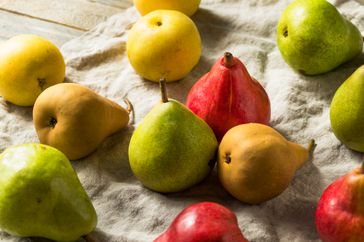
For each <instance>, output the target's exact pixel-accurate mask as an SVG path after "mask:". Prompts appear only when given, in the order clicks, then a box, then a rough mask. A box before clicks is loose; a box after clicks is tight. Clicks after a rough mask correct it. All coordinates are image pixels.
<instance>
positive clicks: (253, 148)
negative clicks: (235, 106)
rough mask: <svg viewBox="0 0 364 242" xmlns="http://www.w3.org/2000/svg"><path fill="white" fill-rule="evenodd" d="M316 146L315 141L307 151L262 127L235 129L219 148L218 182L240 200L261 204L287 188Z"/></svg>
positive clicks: (250, 124) (269, 128)
mask: <svg viewBox="0 0 364 242" xmlns="http://www.w3.org/2000/svg"><path fill="white" fill-rule="evenodd" d="M313 146H314V141H313V140H312V141H311V143H310V146H309V148H307V149H306V148H304V147H303V146H301V145H299V144H295V143H293V142H290V141H288V140H286V139H285V138H284V137H283V136H282V135H281V134H280V133H278V132H277V131H276V130H274V129H273V128H271V127H269V126H266V125H263V124H258V123H249V124H241V125H238V126H235V127H234V128H232V129H230V130H229V131H228V132H227V133H226V134H225V136H224V137H223V139H222V141H221V143H220V146H219V153H218V165H217V169H218V175H219V179H220V181H221V183H222V185H223V186H224V188H225V189H226V190H227V191H228V192H229V193H230V194H231V195H233V196H234V197H235V198H237V199H238V200H240V201H242V202H245V203H249V204H258V203H262V202H264V201H267V200H269V199H271V198H273V197H275V196H278V195H279V194H281V193H282V192H283V191H284V190H285V189H286V188H287V187H288V185H289V183H290V182H291V180H292V179H293V176H294V175H295V172H296V170H297V169H298V168H300V167H301V166H302V165H303V164H304V163H305V161H307V160H308V158H309V155H310V152H311V150H312V148H313Z"/></svg>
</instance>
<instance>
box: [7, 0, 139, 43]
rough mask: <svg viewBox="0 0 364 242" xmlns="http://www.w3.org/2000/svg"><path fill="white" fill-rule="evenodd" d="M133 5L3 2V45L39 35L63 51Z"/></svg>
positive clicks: (119, 0) (105, 0) (96, 0)
mask: <svg viewBox="0 0 364 242" xmlns="http://www.w3.org/2000/svg"><path fill="white" fill-rule="evenodd" d="M132 5H133V3H132V0H0V42H2V41H5V40H7V39H9V38H10V37H12V36H15V35H18V34H36V35H39V36H43V37H45V38H47V39H49V40H50V41H52V42H53V43H54V44H56V45H57V46H59V47H60V46H61V45H62V44H64V43H65V42H67V41H69V40H71V39H73V38H75V37H77V36H80V35H81V34H82V33H84V32H85V31H88V30H90V29H91V28H93V27H94V26H95V25H97V24H98V23H100V22H103V21H104V20H106V19H107V18H108V17H110V16H111V15H114V14H117V13H119V12H120V11H121V10H123V9H125V8H128V7H130V6H132Z"/></svg>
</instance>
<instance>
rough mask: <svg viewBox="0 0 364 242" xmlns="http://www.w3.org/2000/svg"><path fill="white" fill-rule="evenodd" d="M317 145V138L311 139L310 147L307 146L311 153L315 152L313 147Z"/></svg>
mask: <svg viewBox="0 0 364 242" xmlns="http://www.w3.org/2000/svg"><path fill="white" fill-rule="evenodd" d="M315 146H316V143H315V140H314V139H311V140H310V143H309V144H308V147H307V150H308V153H309V154H311V153H312V152H313V149H314V148H315Z"/></svg>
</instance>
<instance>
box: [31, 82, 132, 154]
mask: <svg viewBox="0 0 364 242" xmlns="http://www.w3.org/2000/svg"><path fill="white" fill-rule="evenodd" d="M125 102H127V104H128V108H127V109H124V108H123V107H121V106H120V105H118V104H117V103H115V102H113V101H111V100H109V99H107V98H105V97H102V96H100V95H98V94H97V93H95V92H94V91H92V90H91V89H89V88H87V87H84V86H81V85H79V84H75V83H61V84H57V85H54V86H52V87H49V88H47V89H46V90H45V91H44V92H42V93H41V95H39V97H38V98H37V100H36V102H35V104H34V109H33V121H34V125H35V129H36V131H37V134H38V138H39V140H40V142H41V143H43V144H47V145H50V146H53V147H55V148H57V149H59V150H60V151H62V152H63V153H64V154H65V155H66V156H67V157H68V158H69V159H70V160H77V159H80V158H82V157H85V156H87V155H89V154H90V153H92V152H93V151H94V150H95V149H96V148H97V146H99V145H100V143H102V141H103V140H104V139H105V138H106V137H108V136H110V135H111V134H113V133H115V132H117V131H118V130H120V129H122V128H124V127H125V126H126V125H127V124H128V122H129V113H130V112H131V110H132V109H131V104H130V103H129V101H127V100H125Z"/></svg>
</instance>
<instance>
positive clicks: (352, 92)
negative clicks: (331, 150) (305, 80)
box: [330, 65, 364, 152]
mask: <svg viewBox="0 0 364 242" xmlns="http://www.w3.org/2000/svg"><path fill="white" fill-rule="evenodd" d="M363 103H364V65H362V66H361V67H359V68H358V69H357V70H356V71H355V72H354V73H353V74H352V75H351V76H350V77H349V78H348V79H347V80H346V81H345V82H344V83H343V84H342V85H341V86H340V87H339V89H338V90H337V91H336V93H335V95H334V98H333V99H332V102H331V107H330V121H331V128H332V130H333V132H334V134H335V135H336V137H337V138H338V139H339V140H340V141H341V142H342V143H344V144H345V145H346V146H347V147H349V148H350V149H353V150H356V151H359V152H364V105H363Z"/></svg>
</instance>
